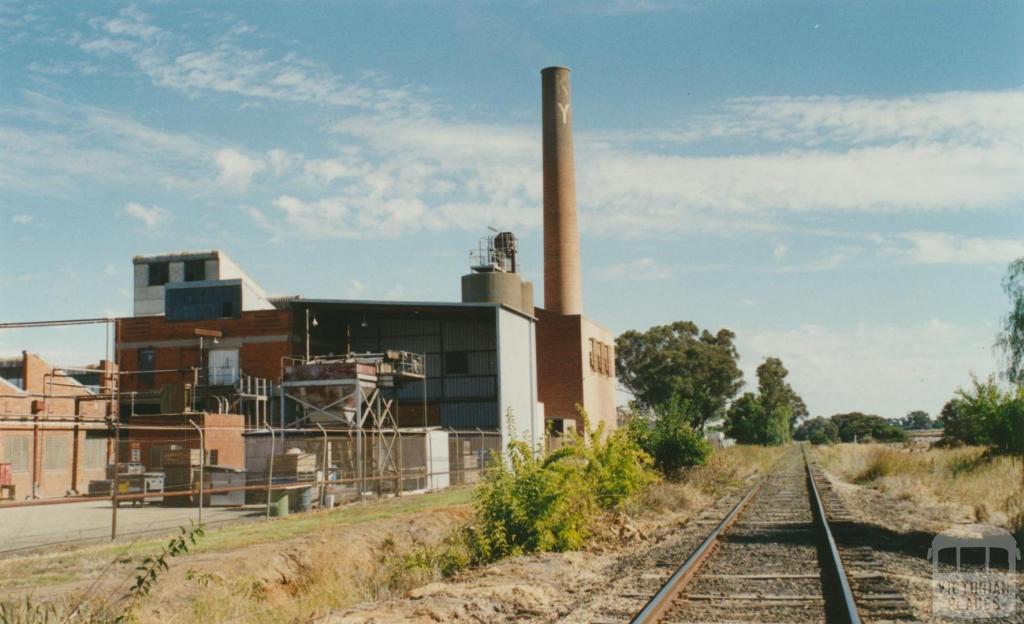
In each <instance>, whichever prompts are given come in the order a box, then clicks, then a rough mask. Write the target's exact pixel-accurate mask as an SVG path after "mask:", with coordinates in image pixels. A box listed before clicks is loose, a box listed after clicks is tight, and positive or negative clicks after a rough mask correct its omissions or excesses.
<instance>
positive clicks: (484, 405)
mask: <svg viewBox="0 0 1024 624" xmlns="http://www.w3.org/2000/svg"><path fill="white" fill-rule="evenodd" d="M390 314H394V313H393V312H392V313H390ZM409 314H410V315H411V314H412V312H410V313H409ZM481 314H486V315H488V316H492V315H493V314H494V313H493V312H492V311H491V310H483V311H481ZM492 318H493V317H492ZM361 320H362V321H365V324H366V327H363V326H362V325H363V323H362V322H361V323H359V325H358V326H355V327H352V348H353V350H354V351H356V352H380V351H384V350H388V349H394V350H400V351H411V352H414V353H422V354H424V355H425V357H426V367H427V401H428V402H430V403H439V404H440V413H441V423H440V424H441V426H442V427H458V428H476V427H479V428H482V429H494V428H497V427H498V426H499V425H500V414H499V410H498V380H497V373H498V365H497V359H498V356H497V332H496V327H495V322H494V321H493V320H476V319H458V320H435V319H418V318H377V317H375V316H374V315H372V314H371V315H366V316H362V317H361ZM449 353H460V354H465V360H464V361H465V364H466V366H467V368H466V372H464V373H463V372H458V373H456V372H452V371H448V370H445V366H446V364H445V362H446V358H445V355H446V354H449ZM396 394H397V398H398V400H399V401H400V402H402V403H408V402H413V401H420V400H421V399H422V398H423V385H422V384H420V383H414V384H409V385H407V386H405V387H403V388H400V389H399V390H398V391H397V393H396Z"/></svg>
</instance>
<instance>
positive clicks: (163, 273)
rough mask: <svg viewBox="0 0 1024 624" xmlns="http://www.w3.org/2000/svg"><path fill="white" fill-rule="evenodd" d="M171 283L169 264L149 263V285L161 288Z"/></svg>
mask: <svg viewBox="0 0 1024 624" xmlns="http://www.w3.org/2000/svg"><path fill="white" fill-rule="evenodd" d="M169 281H171V264H170V263H169V262H150V263H149V285H150V286H163V285H164V284H166V283H167V282H169Z"/></svg>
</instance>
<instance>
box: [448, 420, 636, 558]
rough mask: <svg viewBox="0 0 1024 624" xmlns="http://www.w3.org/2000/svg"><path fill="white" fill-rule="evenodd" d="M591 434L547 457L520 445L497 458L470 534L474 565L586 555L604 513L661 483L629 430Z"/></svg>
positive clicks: (483, 487)
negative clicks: (542, 555)
mask: <svg viewBox="0 0 1024 624" xmlns="http://www.w3.org/2000/svg"><path fill="white" fill-rule="evenodd" d="M581 414H582V416H583V418H584V422H586V414H585V413H583V412H582V411H581ZM584 430H585V431H587V435H585V436H570V437H569V439H568V440H567V442H566V443H565V444H564V445H563V446H562V447H561V448H560V449H558V450H557V451H554V452H553V453H551V454H549V455H547V456H546V457H542V456H539V455H537V454H535V453H534V452H533V450H532V449H530V448H529V446H527V445H526V444H525V443H523V442H518V441H513V442H511V443H510V444H509V447H508V450H507V453H506V454H505V457H504V458H495V459H494V461H493V465H492V470H491V471H489V473H488V475H487V477H486V478H485V479H484V481H483V482H482V483H481V484H480V486H479V487H478V489H477V492H476V496H475V505H474V511H475V515H474V519H473V522H472V524H471V525H470V526H469V527H468V528H467V535H466V538H465V539H466V543H467V544H468V545H469V549H470V553H471V561H472V563H474V564H483V563H489V562H491V561H496V560H498V559H501V558H503V557H507V556H510V555H516V554H521V553H529V552H536V551H565V550H576V549H579V548H580V547H582V546H583V544H584V542H585V541H586V540H587V538H588V537H590V535H591V534H592V532H593V523H594V522H595V519H596V517H597V515H598V514H599V513H600V512H601V511H602V510H609V509H614V508H616V507H618V506H620V505H622V504H623V502H624V501H626V500H627V499H628V498H629V497H631V496H633V495H635V494H637V493H639V492H640V491H641V490H643V488H645V487H646V486H647V485H649V484H650V483H652V482H653V481H655V479H656V478H655V476H654V475H653V474H652V472H651V470H650V465H651V459H650V457H649V456H648V455H647V454H646V453H644V452H643V451H642V450H640V448H639V447H638V446H637V444H636V443H635V442H634V441H633V439H632V438H630V437H629V436H628V435H627V432H626V431H625V430H619V431H615V432H612V433H610V434H607V435H606V434H605V432H604V428H603V426H598V428H597V429H595V430H589V428H586V427H585V429H584Z"/></svg>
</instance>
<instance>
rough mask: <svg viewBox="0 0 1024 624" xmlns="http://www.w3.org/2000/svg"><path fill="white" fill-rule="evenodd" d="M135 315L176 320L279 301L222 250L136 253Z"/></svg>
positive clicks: (220, 314) (261, 307)
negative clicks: (141, 254) (274, 300)
mask: <svg viewBox="0 0 1024 624" xmlns="http://www.w3.org/2000/svg"><path fill="white" fill-rule="evenodd" d="M132 263H133V264H134V265H135V270H134V273H133V275H134V291H135V300H134V308H133V311H132V313H133V315H134V316H149V315H159V314H163V315H165V316H167V318H168V319H170V320H179V321H180V320H203V319H215V318H228V317H234V318H238V316H239V315H240V314H241V313H242V312H247V311H252V310H270V309H273V307H274V305H273V304H272V303H271V302H270V300H269V299H268V298H267V294H266V293H265V292H264V291H263V289H262V288H260V286H259V284H257V283H256V282H255V281H253V280H252V278H250V277H249V276H248V275H246V274H245V273H244V272H243V271H242V270H241V269H240V268H238V265H236V264H235V263H234V262H233V261H232V260H231V259H230V258H229V257H228V256H227V254H225V253H224V252H222V251H218V250H213V251H197V252H181V253H172V254H158V255H152V256H135V257H134V258H133V259H132Z"/></svg>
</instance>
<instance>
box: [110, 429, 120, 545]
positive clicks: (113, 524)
mask: <svg viewBox="0 0 1024 624" xmlns="http://www.w3.org/2000/svg"><path fill="white" fill-rule="evenodd" d="M120 462H121V422H120V419H118V421H117V422H115V423H114V478H113V480H112V481H111V482H110V541H114V540H115V539H117V505H118V503H117V487H118V480H117V465H118V464H119V463H120Z"/></svg>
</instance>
